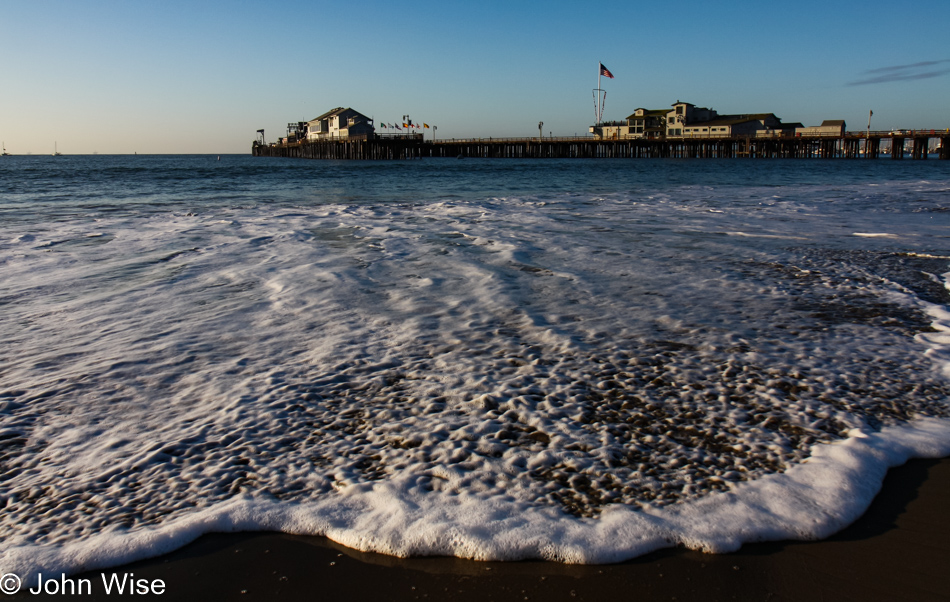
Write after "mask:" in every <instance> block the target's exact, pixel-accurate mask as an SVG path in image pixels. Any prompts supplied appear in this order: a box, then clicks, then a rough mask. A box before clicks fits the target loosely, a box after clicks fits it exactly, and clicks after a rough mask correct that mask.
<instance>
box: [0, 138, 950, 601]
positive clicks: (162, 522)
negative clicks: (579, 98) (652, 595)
mask: <svg viewBox="0 0 950 602" xmlns="http://www.w3.org/2000/svg"><path fill="white" fill-rule="evenodd" d="M948 281H950V162H938V161H924V162H919V161H917V162H915V161H910V160H906V161H902V162H897V161H890V160H885V159H881V160H877V161H842V160H838V161H819V160H805V161H768V160H757V161H749V160H735V161H717V160H699V161H696V160H694V161H689V160H684V161H677V160H631V161H627V160H603V161H600V160H591V161H584V160H573V161H572V160H566V161H558V160H552V161H543V160H542V161H530V160H529V161H519V160H495V161H492V160H461V161H458V160H454V159H453V160H422V161H405V162H378V163H377V162H314V161H294V160H274V159H254V158H251V157H248V156H222V157H221V158H220V160H218V159H217V157H215V156H122V157H109V156H87V157H79V156H63V157H4V158H3V159H2V160H0V341H2V345H0V508H3V509H4V511H3V512H2V513H0V572H3V573H7V572H14V573H18V574H20V575H21V576H23V577H24V580H25V581H27V582H28V581H29V580H30V578H31V577H30V576H31V575H35V574H36V572H37V571H42V572H44V573H55V572H58V571H66V572H77V571H81V570H87V569H92V568H98V567H105V566H112V565H116V564H120V563H124V562H128V561H131V560H134V559H138V558H142V557H146V556H152V555H156V554H160V553H163V552H166V551H168V550H170V549H173V548H175V547H178V546H181V545H184V544H185V543H187V542H188V541H191V540H192V539H194V538H195V537H197V536H198V535H200V534H202V533H205V532H209V531H227V530H255V529H276V530H283V531H287V532H293V533H305V534H320V535H327V536H329V537H331V538H332V539H334V540H336V541H339V542H341V543H344V544H346V545H349V546H352V547H355V548H359V549H362V550H373V551H377V552H383V553H388V554H396V555H418V554H448V555H457V556H461V557H468V558H476V559H501V560H514V559H522V558H544V559H549V560H555V561H560V562H571V563H598V562H613V561H619V560H623V559H626V558H630V557H634V556H636V555H639V554H643V553H646V552H649V551H652V550H655V549H657V548H660V547H668V546H673V545H685V546H688V547H691V548H695V549H702V550H706V551H710V552H722V551H729V550H734V549H736V548H737V547H738V546H740V545H741V544H742V543H744V542H750V541H757V540H764V539H779V538H789V537H791V538H803V539H808V538H820V537H824V536H826V535H828V534H830V533H832V532H834V531H835V530H838V529H840V528H842V527H843V526H845V525H846V524H847V523H849V522H850V521H852V520H854V519H855V518H856V517H857V516H858V515H860V513H861V512H863V510H864V509H865V508H866V507H867V505H868V503H869V502H870V500H871V498H872V497H873V496H874V494H875V493H876V492H877V490H878V489H879V487H880V484H881V480H882V479H883V476H884V472H885V470H886V469H887V467H889V466H891V465H895V464H899V463H901V462H903V461H905V460H906V459H907V458H909V457H914V456H930V457H934V456H942V455H947V454H950V293H948Z"/></svg>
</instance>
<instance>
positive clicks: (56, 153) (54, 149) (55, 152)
mask: <svg viewBox="0 0 950 602" xmlns="http://www.w3.org/2000/svg"><path fill="white" fill-rule="evenodd" d="M62 154H63V153H61V152H59V150H58V149H57V147H56V142H53V156H54V157H60V156H62Z"/></svg>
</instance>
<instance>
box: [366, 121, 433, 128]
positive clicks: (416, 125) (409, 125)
mask: <svg viewBox="0 0 950 602" xmlns="http://www.w3.org/2000/svg"><path fill="white" fill-rule="evenodd" d="M378 125H379V127H381V128H386V129H392V130H404V129H405V130H422V129H426V130H428V129H430V128H429V124H428V123H422V124H419V123H413V122H412V121H411V120H410V121H408V122H403V124H402V127H400V126H399V124H398V123H380V124H378Z"/></svg>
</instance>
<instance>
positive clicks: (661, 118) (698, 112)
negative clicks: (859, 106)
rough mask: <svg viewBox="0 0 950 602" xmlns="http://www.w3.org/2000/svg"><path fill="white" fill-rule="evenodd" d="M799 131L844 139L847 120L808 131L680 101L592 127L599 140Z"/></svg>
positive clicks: (768, 117) (764, 116)
mask: <svg viewBox="0 0 950 602" xmlns="http://www.w3.org/2000/svg"><path fill="white" fill-rule="evenodd" d="M799 130H804V131H807V134H806V135H816V136H819V135H838V136H841V135H843V132H844V121H825V122H824V123H822V124H821V125H820V126H815V127H813V128H805V127H804V126H803V125H802V124H801V123H782V120H781V119H779V118H778V117H776V116H775V114H774V113H752V114H741V115H720V114H719V113H718V112H717V111H716V110H715V109H708V108H705V107H697V106H696V105H694V104H692V103H689V102H680V101H678V100H677V101H676V102H675V103H673V105H672V108H670V109H645V108H638V109H636V110H635V111H634V112H633V114H632V115H630V116H629V117H627V119H626V122H622V121H611V122H605V123H599V124H597V125H593V126H591V127H590V133H591V134H593V135H594V138H595V139H597V140H627V139H633V140H636V139H646V140H661V139H671V138H720V137H721V138H729V137H734V136H753V137H762V136H765V137H781V136H794V135H795V134H796V133H798V131H799Z"/></svg>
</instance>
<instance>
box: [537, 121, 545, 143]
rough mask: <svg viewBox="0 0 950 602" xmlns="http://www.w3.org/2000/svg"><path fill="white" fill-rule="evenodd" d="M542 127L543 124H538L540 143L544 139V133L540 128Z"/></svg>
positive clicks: (540, 122) (541, 122)
mask: <svg viewBox="0 0 950 602" xmlns="http://www.w3.org/2000/svg"><path fill="white" fill-rule="evenodd" d="M543 127H544V122H543V121H539V122H538V142H541V139H542V138H544V132H542V131H541V128H543Z"/></svg>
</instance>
